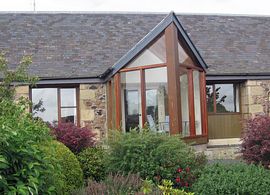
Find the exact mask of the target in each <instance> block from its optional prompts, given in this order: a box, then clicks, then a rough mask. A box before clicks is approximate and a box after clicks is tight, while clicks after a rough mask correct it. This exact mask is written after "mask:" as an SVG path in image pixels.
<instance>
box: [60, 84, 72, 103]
mask: <svg viewBox="0 0 270 195" xmlns="http://www.w3.org/2000/svg"><path fill="white" fill-rule="evenodd" d="M60 94H61V106H62V107H66V106H76V89H74V88H73V89H70V88H69V89H68V88H67V89H60Z"/></svg>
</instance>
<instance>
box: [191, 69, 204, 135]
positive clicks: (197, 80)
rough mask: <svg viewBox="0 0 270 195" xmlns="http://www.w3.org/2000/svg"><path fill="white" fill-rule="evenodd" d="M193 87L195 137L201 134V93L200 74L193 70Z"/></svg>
mask: <svg viewBox="0 0 270 195" xmlns="http://www.w3.org/2000/svg"><path fill="white" fill-rule="evenodd" d="M193 86H194V109H195V128H196V135H201V134H202V113H201V95H200V94H201V93H200V73H199V71H197V70H193Z"/></svg>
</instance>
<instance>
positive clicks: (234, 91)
mask: <svg viewBox="0 0 270 195" xmlns="http://www.w3.org/2000/svg"><path fill="white" fill-rule="evenodd" d="M227 84H232V85H233V99H234V107H235V108H234V109H235V110H237V109H236V105H237V103H236V100H237V98H236V95H237V93H236V88H238V100H239V101H238V105H239V108H238V110H239V111H238V112H236V111H234V112H217V103H216V85H227ZM207 86H211V88H212V90H213V98H214V99H213V112H210V111H209V110H208V109H207V113H208V114H209V115H214V114H215V115H224V114H225V115H226V114H241V98H240V97H241V94H240V93H241V92H240V83H237V82H225V83H221V82H217V83H207V84H206V87H207ZM206 95H207V94H206ZM206 100H207V98H206ZM206 104H207V101H206ZM206 106H207V105H206Z"/></svg>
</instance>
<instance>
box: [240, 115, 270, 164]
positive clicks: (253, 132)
mask: <svg viewBox="0 0 270 195" xmlns="http://www.w3.org/2000/svg"><path fill="white" fill-rule="evenodd" d="M242 152H243V158H244V159H245V160H246V161H247V162H248V163H255V164H260V163H261V164H262V165H263V166H265V167H268V168H270V167H269V166H270V117H268V116H257V117H256V118H253V119H249V120H248V121H247V125H246V129H245V135H244V137H243V142H242Z"/></svg>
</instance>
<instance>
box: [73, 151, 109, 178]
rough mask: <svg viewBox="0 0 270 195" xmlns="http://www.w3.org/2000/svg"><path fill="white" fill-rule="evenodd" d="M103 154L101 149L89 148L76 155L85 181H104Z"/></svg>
mask: <svg viewBox="0 0 270 195" xmlns="http://www.w3.org/2000/svg"><path fill="white" fill-rule="evenodd" d="M104 152H105V151H104V149H102V148H101V147H89V148H86V149H85V150H83V151H82V152H80V153H79V154H78V155H77V159H78V160H79V162H80V165H81V168H82V170H83V175H84V179H85V180H88V179H91V180H95V181H100V180H102V179H104V176H105V165H104Z"/></svg>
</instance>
